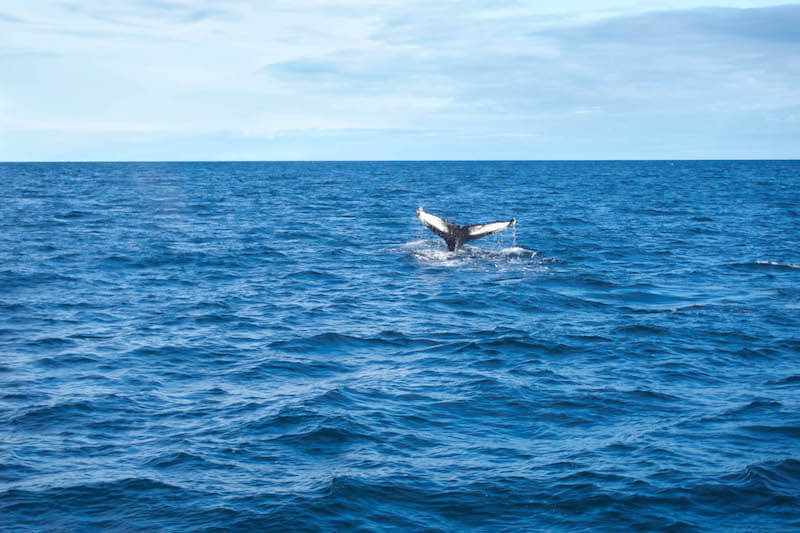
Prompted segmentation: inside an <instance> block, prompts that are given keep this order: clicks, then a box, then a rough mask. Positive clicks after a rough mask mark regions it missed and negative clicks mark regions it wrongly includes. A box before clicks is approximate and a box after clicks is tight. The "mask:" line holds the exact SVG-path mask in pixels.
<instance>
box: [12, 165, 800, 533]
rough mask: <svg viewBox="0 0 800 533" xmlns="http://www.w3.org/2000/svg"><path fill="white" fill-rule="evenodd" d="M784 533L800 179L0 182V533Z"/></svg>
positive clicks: (326, 173)
mask: <svg viewBox="0 0 800 533" xmlns="http://www.w3.org/2000/svg"><path fill="white" fill-rule="evenodd" d="M418 205H422V206H424V207H425V209H426V210H428V211H430V212H433V213H436V214H439V215H441V216H444V217H446V218H449V219H451V220H453V221H456V222H459V223H477V222H488V221H493V220H503V219H509V218H511V217H516V219H517V226H516V228H515V229H514V230H508V231H505V232H502V233H499V234H497V235H494V236H490V237H487V238H485V239H481V240H478V241H474V242H473V243H471V245H468V246H466V247H465V248H463V249H461V250H459V251H458V252H457V253H455V254H450V253H448V252H447V251H446V249H445V245H444V241H443V240H441V239H440V238H438V237H437V236H436V235H434V234H433V233H431V232H430V231H428V230H427V229H425V228H423V227H422V225H421V224H420V223H419V221H418V220H417V219H416V218H415V216H414V212H415V210H416V208H417V206H418ZM798 528H800V162H797V161H749V162H741V161H713V162H712V161H699V162H667V161H665V162H420V163H411V162H409V163H398V162H396V163H384V162H374V163H334V162H331V163H107V164H106V163H74V164H66V163H65V164H56V163H52V164H2V165H0V529H2V530H3V531H173V532H176V531H249V530H264V531H266V530H270V531H272V530H287V531H304V530H309V531H317V530H322V531H329V530H359V529H361V530H369V531H371V530H386V531H406V530H411V531H417V530H425V531H462V530H483V531H498V530H505V531H518V530H547V531H575V530H604V531H614V530H631V529H636V530H674V531H684V530H685V531H696V530H699V531H714V530H716V531H786V530H790V529H798Z"/></svg>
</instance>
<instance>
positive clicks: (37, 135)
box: [0, 0, 800, 161]
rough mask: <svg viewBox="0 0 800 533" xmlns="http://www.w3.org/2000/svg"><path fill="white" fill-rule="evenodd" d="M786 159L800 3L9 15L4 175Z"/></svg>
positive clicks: (799, 77)
mask: <svg viewBox="0 0 800 533" xmlns="http://www.w3.org/2000/svg"><path fill="white" fill-rule="evenodd" d="M712 1H713V0H712ZM798 157H800V4H794V5H782V6H775V5H773V2H759V1H750V2H745V1H738V2H737V1H731V2H718V3H717V5H716V6H709V5H708V4H707V3H705V2H695V1H689V0H684V1H674V2H652V1H636V2H634V1H629V0H618V1H609V2H603V3H602V4H599V3H597V2H585V1H577V0H561V1H559V2H553V3H551V4H548V6H544V7H543V6H542V5H541V3H540V2H526V1H513V0H508V1H506V0H494V1H477V0H474V1H462V2H455V1H447V0H439V1H415V0H412V1H404V2H394V1H393V2H389V1H383V0H373V1H359V0H351V1H339V2H327V1H322V0H291V1H290V0H284V1H276V2H256V1H248V0H231V1H227V2H210V1H207V0H192V1H187V0H138V1H119V0H89V1H87V0H82V1H80V2H74V3H70V2H69V1H58V2H55V1H46V0H45V1H36V2H31V1H30V0H3V1H2V2H0V160H4V161H26V160H27V161H31V160H34V161H35V160H43V161H44V160H240V159H244V160H319V159H360V160H364V159H368V160H369V159H630V158H633V159H641V158H645V159H671V158H798Z"/></svg>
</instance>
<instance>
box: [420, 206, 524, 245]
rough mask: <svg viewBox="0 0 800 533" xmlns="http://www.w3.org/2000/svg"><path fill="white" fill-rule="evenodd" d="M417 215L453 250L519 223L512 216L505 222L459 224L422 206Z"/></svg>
mask: <svg viewBox="0 0 800 533" xmlns="http://www.w3.org/2000/svg"><path fill="white" fill-rule="evenodd" d="M417 217H418V218H419V219H420V221H421V222H422V223H423V224H424V225H425V226H427V227H428V229H430V230H431V231H432V232H434V233H435V234H436V235H438V236H439V237H441V238H442V239H444V242H446V243H447V249H448V250H450V251H451V252H453V251H455V250H458V249H459V248H461V246H462V245H464V244H466V243H468V242H470V241H474V240H475V239H480V238H481V237H486V236H487V235H491V234H492V233H497V232H498V231H503V230H504V229H506V228H509V227H511V226H513V225H514V224H516V223H517V219H515V218H512V219H511V220H507V221H504V222H489V223H487V224H472V225H470V226H459V225H458V224H456V223H454V222H450V221H449V220H445V219H443V218H442V217H438V216H436V215H434V214H433V213H428V212H426V211H425V210H424V209H422V207H418V208H417Z"/></svg>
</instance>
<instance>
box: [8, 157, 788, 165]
mask: <svg viewBox="0 0 800 533" xmlns="http://www.w3.org/2000/svg"><path fill="white" fill-rule="evenodd" d="M673 161H674V162H683V161H800V157H797V158H793V157H789V158H787V157H776V158H770V157H741V158H719V157H707V158H706V157H696V158H695V157H679V158H609V159H593V158H586V159H582V158H578V159H73V160H56V159H53V160H48V159H44V160H18V161H10V160H9V161H0V164H46V163H558V162H562V163H580V162H586V163H610V162H673Z"/></svg>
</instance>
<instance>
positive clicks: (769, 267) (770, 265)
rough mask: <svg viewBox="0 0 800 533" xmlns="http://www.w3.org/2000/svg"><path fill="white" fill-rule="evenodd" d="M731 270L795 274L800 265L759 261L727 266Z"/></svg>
mask: <svg viewBox="0 0 800 533" xmlns="http://www.w3.org/2000/svg"><path fill="white" fill-rule="evenodd" d="M727 266H728V267H729V268H733V269H737V270H756V271H776V272H794V271H797V270H800V265H798V264H794V263H780V262H777V261H768V260H758V261H751V262H748V263H731V264H728V265H727Z"/></svg>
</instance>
